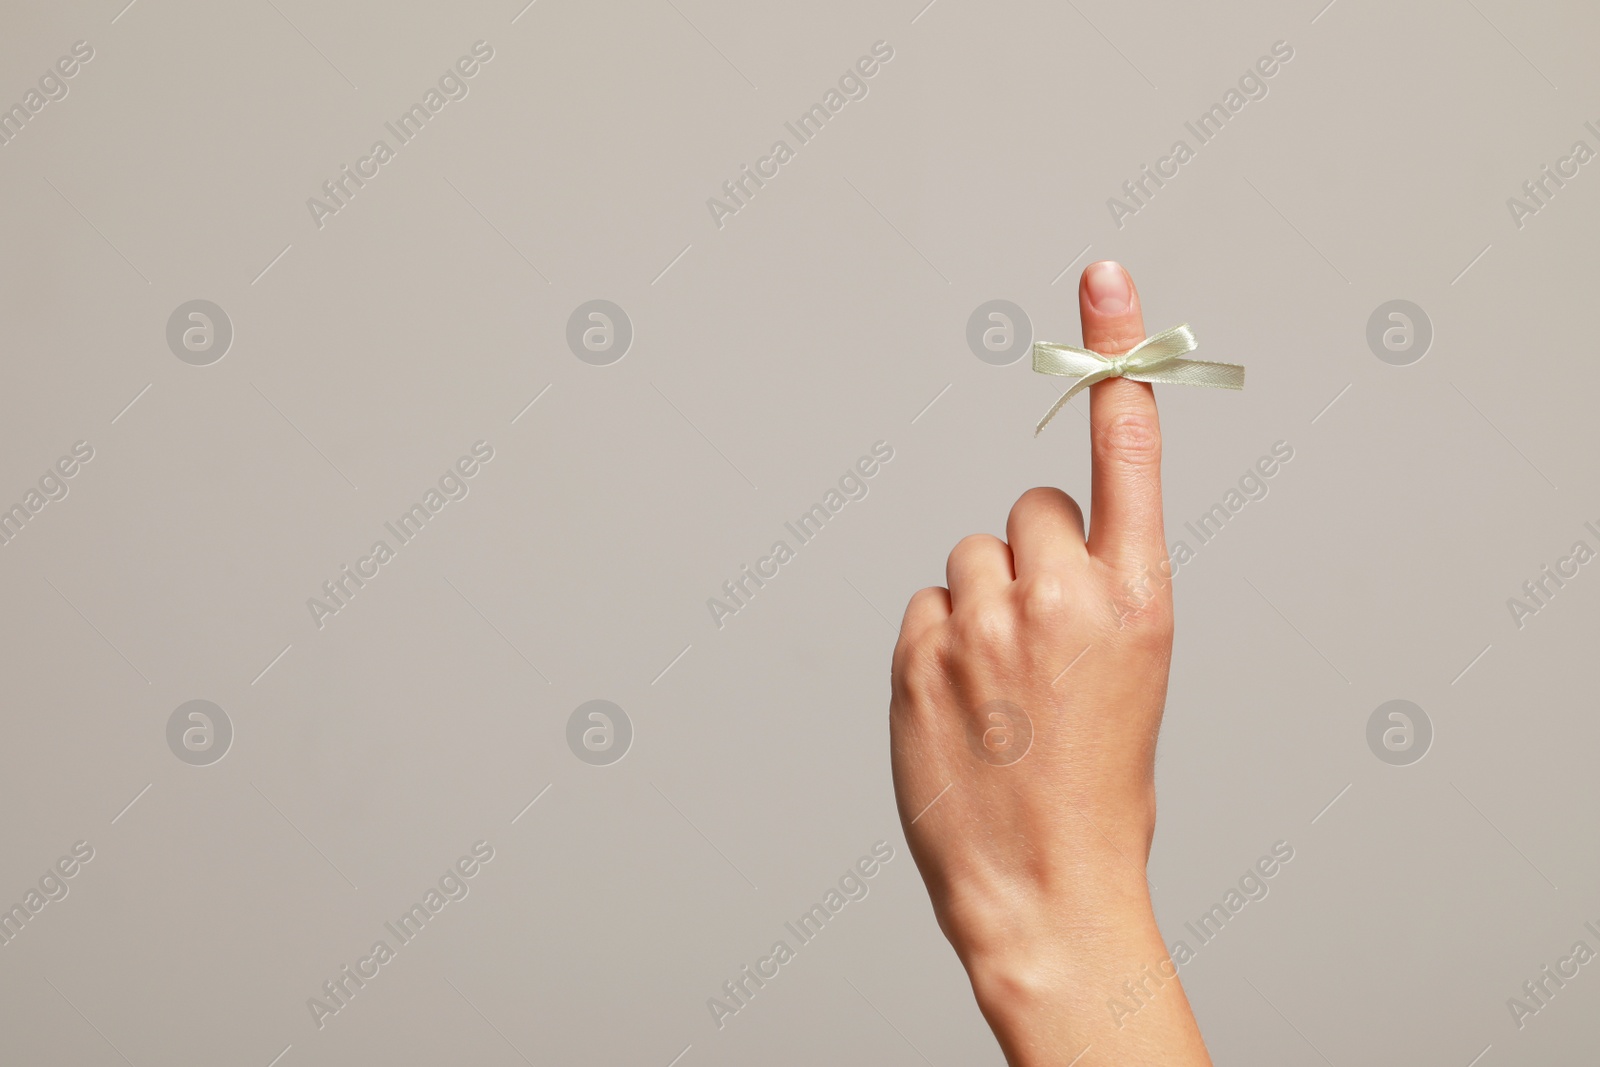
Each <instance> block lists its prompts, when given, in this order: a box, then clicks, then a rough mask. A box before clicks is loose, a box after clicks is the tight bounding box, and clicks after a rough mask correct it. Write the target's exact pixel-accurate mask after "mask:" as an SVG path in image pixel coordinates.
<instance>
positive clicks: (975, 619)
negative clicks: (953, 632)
mask: <svg viewBox="0 0 1600 1067" xmlns="http://www.w3.org/2000/svg"><path fill="white" fill-rule="evenodd" d="M957 632H958V634H959V640H960V643H961V645H962V646H963V647H964V648H966V649H972V650H979V651H989V650H994V649H999V648H1003V647H1005V646H1006V645H1008V644H1010V643H1011V639H1012V637H1013V635H1014V634H1015V632H1016V624H1015V620H1014V619H1013V617H1012V612H1011V610H1010V607H1009V606H1008V605H1007V604H1006V603H1005V602H1004V601H999V600H997V601H992V602H990V603H986V604H979V605H975V606H974V607H973V608H972V609H971V610H969V611H967V612H966V613H964V614H963V615H962V616H961V617H960V621H959V622H958V624H957Z"/></svg>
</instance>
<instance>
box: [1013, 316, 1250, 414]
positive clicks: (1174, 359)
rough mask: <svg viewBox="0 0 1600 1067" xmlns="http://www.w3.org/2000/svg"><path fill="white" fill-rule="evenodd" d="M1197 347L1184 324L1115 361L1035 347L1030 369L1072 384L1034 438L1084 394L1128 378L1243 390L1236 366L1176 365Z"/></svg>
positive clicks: (1067, 348) (1047, 344)
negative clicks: (1073, 380) (1097, 385)
mask: <svg viewBox="0 0 1600 1067" xmlns="http://www.w3.org/2000/svg"><path fill="white" fill-rule="evenodd" d="M1198 347H1200V342H1198V341H1196V340H1195V339H1194V332H1193V331H1192V330H1190V329H1189V324H1188V323H1184V324H1183V325H1182V326H1174V327H1173V328H1172V329H1170V330H1163V331H1162V332H1161V333H1158V334H1156V335H1155V336H1154V337H1147V338H1145V339H1144V340H1143V341H1140V342H1139V343H1138V344H1136V345H1134V346H1133V347H1132V348H1131V349H1129V350H1128V351H1127V352H1125V353H1123V354H1122V355H1120V356H1102V355H1101V354H1100V353H1098V352H1091V351H1089V350H1088V349H1087V348H1075V347H1073V346H1072V345H1062V344H1056V343H1054V342H1052V341H1035V342H1034V345H1033V369H1034V370H1036V371H1038V372H1039V373H1040V374H1055V375H1059V376H1061V377H1063V378H1077V379H1078V381H1077V383H1076V384H1075V385H1073V387H1072V388H1071V389H1068V390H1067V391H1066V393H1065V394H1063V395H1062V397H1061V399H1060V400H1057V401H1056V402H1055V405H1054V406H1053V407H1051V409H1050V410H1049V411H1048V412H1046V413H1045V416H1044V418H1042V419H1040V420H1039V425H1038V426H1035V427H1034V428H1033V435H1034V436H1035V437H1037V436H1039V431H1040V430H1043V429H1044V428H1045V426H1046V425H1047V424H1048V423H1049V422H1050V420H1051V419H1053V418H1055V417H1056V412H1058V411H1060V410H1061V408H1062V407H1063V406H1064V405H1065V404H1066V402H1067V401H1069V400H1071V399H1072V398H1073V397H1075V396H1077V395H1078V394H1079V393H1080V392H1082V391H1083V390H1085V389H1087V388H1089V386H1091V385H1094V384H1095V383H1097V382H1103V381H1105V380H1106V379H1107V378H1129V379H1131V380H1133V381H1136V382H1164V383H1166V384H1168V385H1200V386H1207V387H1209V388H1212V389H1243V388H1244V368H1243V367H1241V366H1239V365H1238V364H1237V363H1206V362H1204V361H1203V360H1198V359H1180V358H1179V357H1180V356H1182V355H1184V354H1185V353H1188V352H1193V351H1194V350H1195V349H1196V348H1198Z"/></svg>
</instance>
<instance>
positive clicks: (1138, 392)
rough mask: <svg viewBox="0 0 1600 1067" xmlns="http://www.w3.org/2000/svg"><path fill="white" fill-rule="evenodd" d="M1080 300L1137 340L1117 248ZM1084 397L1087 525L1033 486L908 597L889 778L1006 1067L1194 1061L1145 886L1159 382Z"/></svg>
mask: <svg viewBox="0 0 1600 1067" xmlns="http://www.w3.org/2000/svg"><path fill="white" fill-rule="evenodd" d="M1078 298H1079V306H1080V311H1081V315H1082V320H1083V343H1084V347H1086V348H1089V349H1092V350H1094V351H1097V352H1100V353H1103V354H1106V355H1119V354H1121V353H1123V352H1126V351H1127V350H1128V349H1130V348H1132V347H1133V346H1134V345H1136V344H1138V343H1139V341H1141V340H1143V339H1144V336H1145V335H1144V325H1143V319H1142V316H1141V314H1140V309H1139V299H1138V295H1137V293H1136V292H1135V290H1134V288H1133V283H1132V280H1131V279H1130V278H1129V277H1128V275H1127V272H1126V271H1124V270H1123V269H1122V268H1121V267H1120V266H1118V265H1117V264H1115V263H1110V262H1102V263H1096V264H1093V265H1092V266H1090V267H1089V268H1088V269H1087V270H1085V271H1084V274H1083V278H1082V281H1081V283H1080V285H1079V290H1078ZM1089 399H1090V405H1089V408H1090V424H1091V439H1092V449H1093V467H1094V473H1093V485H1092V489H1091V492H1092V514H1093V518H1094V523H1093V529H1092V530H1091V531H1090V532H1089V533H1088V535H1087V537H1086V536H1085V532H1084V523H1083V513H1082V511H1081V509H1080V508H1079V507H1078V505H1077V504H1076V503H1075V502H1074V501H1073V500H1072V498H1071V497H1069V496H1067V495H1066V494H1065V493H1063V492H1061V491H1060V490H1059V489H1031V490H1029V491H1028V492H1026V493H1024V494H1023V495H1022V497H1021V499H1019V500H1018V501H1017V503H1016V505H1015V506H1014V507H1012V509H1011V514H1010V516H1009V517H1008V518H1007V520H1006V539H1005V540H1004V541H1002V540H1000V539H999V538H996V537H993V536H990V535H988V534H975V535H973V536H971V537H968V538H965V539H964V540H962V541H961V543H960V544H958V545H956V547H955V550H954V551H952V552H951V553H950V559H949V563H948V565H947V571H946V574H947V581H948V584H949V588H948V590H947V589H945V588H943V587H938V588H932V589H924V590H922V591H921V592H919V593H917V594H916V595H915V596H914V597H912V599H911V603H910V605H909V606H908V607H907V608H906V614H905V621H904V623H903V624H902V626H901V634H900V642H899V644H898V646H897V647H896V649H895V654H894V666H893V697H892V699H891V702H890V716H889V718H890V733H891V741H892V750H893V761H894V782H895V793H896V796H897V798H898V801H899V808H900V817H901V821H902V822H903V824H904V826H905V832H906V838H907V840H908V841H909V843H910V845H911V850H912V854H913V855H914V856H915V858H916V861H917V866H918V868H919V870H920V871H921V872H922V877H923V880H924V881H925V882H926V883H927V887H928V893H929V895H930V896H931V897H932V899H933V907H934V912H935V914H936V915H937V916H938V919H939V925H940V927H941V928H942V929H943V930H944V932H945V935H946V936H947V937H948V938H949V939H950V943H951V944H952V945H953V946H954V947H955V950H956V953H957V954H958V955H959V956H960V958H961V961H962V963H963V964H964V965H965V966H966V968H967V972H968V975H969V977H970V978H971V980H972V986H973V991H974V993H975V994H976V996H977V999H978V1003H979V1006H980V1008H981V1009H982V1010H983V1012H984V1015H985V1017H986V1018H987V1019H988V1020H989V1023H990V1025H991V1026H992V1027H993V1028H994V1030H995V1033H996V1036H997V1037H998V1038H999V1040H1000V1044H1001V1046H1002V1048H1003V1049H1004V1050H1005V1052H1006V1055H1007V1058H1008V1060H1009V1061H1010V1062H1011V1063H1012V1064H1013V1065H1016V1067H1022V1065H1029V1067H1031V1065H1034V1064H1041V1065H1042V1064H1052V1065H1061V1067H1065V1065H1067V1064H1069V1063H1075V1064H1077V1065H1078V1067H1091V1065H1093V1064H1102V1063H1104V1064H1117V1065H1119V1067H1120V1065H1124V1064H1129V1063H1142V1062H1150V1063H1160V1064H1163V1065H1175V1064H1209V1063H1210V1060H1209V1059H1208V1058H1207V1056H1206V1053H1205V1047H1204V1045H1203V1043H1202V1042H1201V1040H1200V1034H1199V1031H1198V1030H1197V1029H1196V1027H1195V1025H1194V1021H1193V1017H1192V1015H1191V1014H1190V1011H1189V1007H1188V1002H1187V1000H1186V999H1185V997H1184V994H1183V990H1182V987H1181V986H1180V984H1179V982H1178V981H1177V979H1176V969H1175V968H1174V967H1173V966H1172V964H1171V963H1170V961H1169V960H1168V957H1167V951H1166V948H1165V947H1164V946H1163V943H1162V940H1161V936H1160V932H1159V931H1158V930H1157V929H1156V925H1155V919H1154V915H1153V913H1152V911H1151V907H1150V899H1149V893H1148V888H1147V883H1146V881H1145V863H1146V860H1147V858H1148V855H1149V850H1150V840H1151V836H1152V834H1153V833H1154V830H1155V813H1156V812H1155V772H1154V762H1155V748H1156V735H1157V732H1158V731H1159V729H1160V726H1161V712H1162V707H1163V704H1164V703H1165V700H1166V691H1167V671H1168V667H1169V665H1170V661H1171V653H1172V597H1171V586H1170V583H1169V582H1168V581H1167V580H1166V577H1165V576H1166V575H1169V574H1170V571H1169V569H1168V565H1167V553H1166V548H1165V544H1164V532H1163V526H1162V518H1161V430H1160V426H1159V423H1158V420H1157V417H1156V404H1155V396H1154V394H1153V393H1152V391H1151V388H1150V386H1148V385H1144V384H1140V383H1137V382H1132V381H1128V380H1127V379H1123V378H1113V379H1110V380H1107V381H1105V382H1101V383H1099V384H1097V385H1094V386H1091V387H1090V394H1089ZM1169 976H1170V977H1169ZM1125 982H1131V983H1132V989H1133V990H1134V991H1137V993H1138V996H1137V998H1136V999H1130V993H1129V991H1128V990H1127V989H1125V988H1124V983H1125ZM1112 998H1116V1000H1117V1001H1118V1002H1120V1003H1121V1004H1122V1005H1123V1006H1124V1009H1126V1008H1127V1007H1129V1006H1132V1005H1134V1004H1137V1005H1138V1007H1137V1009H1136V1010H1135V1011H1133V1012H1131V1013H1130V1012H1128V1011H1126V1010H1123V1011H1120V1012H1119V1011H1116V1010H1114V1008H1113V1006H1112ZM1085 1049H1087V1052H1085ZM1079 1056H1081V1057H1082V1058H1081V1059H1075V1057H1079Z"/></svg>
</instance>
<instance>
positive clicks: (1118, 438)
mask: <svg viewBox="0 0 1600 1067" xmlns="http://www.w3.org/2000/svg"><path fill="white" fill-rule="evenodd" d="M1097 440H1098V443H1099V450H1100V453H1101V456H1102V458H1107V459H1111V460H1115V461H1120V462H1125V463H1134V464H1138V465H1139V466H1145V465H1148V464H1151V463H1154V462H1156V461H1158V460H1159V459H1160V458H1161V428H1160V424H1159V423H1157V421H1156V416H1155V413H1154V412H1150V411H1120V412H1118V413H1117V414H1115V415H1113V416H1112V417H1111V421H1110V422H1108V423H1106V426H1105V429H1104V430H1103V431H1102V432H1101V433H1100V434H1099V435H1098V438H1097Z"/></svg>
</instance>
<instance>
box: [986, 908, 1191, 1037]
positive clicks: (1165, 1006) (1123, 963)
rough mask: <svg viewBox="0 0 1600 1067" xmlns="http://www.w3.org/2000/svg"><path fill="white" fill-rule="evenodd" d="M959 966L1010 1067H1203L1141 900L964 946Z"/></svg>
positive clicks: (1172, 970) (1173, 974) (1183, 1001)
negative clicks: (1150, 1065) (1139, 1060)
mask: <svg viewBox="0 0 1600 1067" xmlns="http://www.w3.org/2000/svg"><path fill="white" fill-rule="evenodd" d="M1140 888H1141V889H1142V888H1143V885H1142V883H1141V886H1140ZM963 963H965V964H966V966H967V973H968V977H969V978H970V980H971V982H972V990H973V995H974V997H975V998H976V999H977V1002H978V1006H979V1008H980V1010H981V1011H982V1012H983V1015H984V1018H985V1019H986V1020H987V1021H988V1023H989V1025H990V1027H991V1029H993V1031H994V1033H995V1037H996V1039H997V1040H998V1041H999V1043H1000V1046H1001V1048H1002V1049H1003V1050H1004V1052H1005V1055H1006V1060H1007V1062H1008V1063H1009V1064H1011V1065H1012V1067H1066V1065H1067V1064H1072V1063H1076V1067H1092V1065H1097V1064H1114V1063H1115V1064H1120V1063H1123V1062H1126V1058H1127V1057H1129V1056H1138V1055H1142V1054H1143V1053H1144V1052H1146V1051H1153V1050H1156V1049H1165V1050H1167V1052H1168V1054H1169V1056H1170V1058H1168V1059H1166V1060H1164V1062H1167V1063H1170V1064H1174V1065H1176V1064H1191V1063H1192V1064H1206V1063H1209V1060H1207V1059H1206V1058H1205V1048H1204V1045H1203V1043H1201V1041H1200V1038H1199V1033H1198V1031H1197V1030H1196V1029H1195V1027H1194V1022H1193V1016H1192V1014H1191V1013H1190V1010H1189V1005H1188V1001H1187V998H1186V997H1185V996H1184V994H1183V989H1182V986H1181V984H1180V983H1179V982H1178V980H1177V968H1176V967H1175V966H1174V965H1173V964H1172V962H1171V961H1170V959H1169V957H1168V953H1167V948H1166V946H1165V944H1164V942H1163V940H1162V937H1161V932H1160V930H1159V929H1158V927H1157V926H1156V922H1155V917H1154V914H1153V912H1152V911H1151V908H1150V904H1149V898H1148V895H1147V894H1145V893H1142V892H1137V891H1132V890H1130V891H1129V892H1128V893H1127V895H1125V896H1121V897H1114V898H1111V899H1108V900H1107V901H1106V902H1105V903H1104V904H1103V905H1102V906H1101V907H1100V908H1099V909H1097V910H1095V911H1094V912H1093V913H1092V914H1090V915H1087V916H1086V915H1082V914H1079V915H1075V916H1074V917H1073V918H1072V920H1071V921H1069V922H1061V921H1059V920H1058V921H1056V922H1054V923H1053V924H1049V925H1043V924H1041V925H1039V926H1036V927H1035V928H1034V936H1033V937H1032V938H1030V939H1027V940H1026V941H1024V940H1021V939H1017V940H1014V941H1012V942H1010V943H1009V944H1006V945H1004V946H1002V945H1000V944H999V943H990V944H988V945H985V946H984V947H982V948H976V947H974V948H971V949H969V951H968V952H967V953H966V954H964V955H963ZM1086 1050H1088V1051H1087V1054H1084V1053H1085V1052H1086ZM1080 1054H1084V1055H1083V1058H1082V1060H1081V1061H1078V1060H1077V1059H1076V1058H1077V1057H1078V1056H1079V1055H1080Z"/></svg>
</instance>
